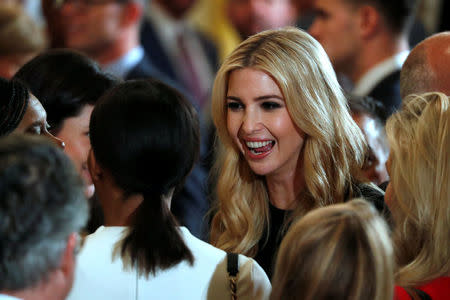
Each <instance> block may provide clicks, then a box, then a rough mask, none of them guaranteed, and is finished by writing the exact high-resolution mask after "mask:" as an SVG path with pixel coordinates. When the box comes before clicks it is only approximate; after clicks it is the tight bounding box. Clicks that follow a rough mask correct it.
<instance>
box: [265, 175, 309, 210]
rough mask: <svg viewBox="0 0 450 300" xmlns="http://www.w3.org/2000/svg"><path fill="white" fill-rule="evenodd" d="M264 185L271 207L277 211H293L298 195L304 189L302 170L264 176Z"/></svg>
mask: <svg viewBox="0 0 450 300" xmlns="http://www.w3.org/2000/svg"><path fill="white" fill-rule="evenodd" d="M266 184H267V189H268V192H269V200H270V203H272V205H273V206H275V207H276V208H279V209H284V210H292V209H295V207H296V206H297V204H298V203H297V202H298V195H299V194H300V193H301V192H302V191H303V189H304V188H305V180H304V176H303V170H302V169H301V170H300V171H297V170H295V171H294V172H292V173H289V174H284V175H282V176H280V175H278V174H277V175H273V176H266Z"/></svg>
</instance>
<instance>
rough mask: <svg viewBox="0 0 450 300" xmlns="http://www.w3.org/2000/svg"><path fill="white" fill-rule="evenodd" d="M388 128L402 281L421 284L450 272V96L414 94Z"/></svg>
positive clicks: (392, 205)
mask: <svg viewBox="0 0 450 300" xmlns="http://www.w3.org/2000/svg"><path fill="white" fill-rule="evenodd" d="M386 133H387V136H388V140H389V143H390V147H391V153H390V155H391V157H390V159H389V162H390V165H389V171H390V177H391V182H390V184H391V187H388V189H391V188H392V198H391V199H389V202H388V205H389V207H390V209H391V212H392V216H393V219H394V222H395V230H394V232H393V242H394V247H395V256H396V260H397V265H398V266H399V269H398V270H397V272H396V283H397V284H398V285H401V286H404V287H413V286H419V285H421V284H424V283H426V282H428V281H430V280H432V279H435V278H437V277H441V276H449V274H450V259H449V258H450V101H449V97H448V96H446V95H444V94H442V93H426V94H422V95H410V96H408V97H407V98H405V99H404V100H403V105H402V108H401V110H400V111H398V112H397V113H395V114H394V115H392V116H391V117H390V118H389V119H388V121H387V124H386ZM388 191H389V190H388Z"/></svg>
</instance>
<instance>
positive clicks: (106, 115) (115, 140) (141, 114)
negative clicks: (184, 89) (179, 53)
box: [89, 80, 199, 274]
mask: <svg viewBox="0 0 450 300" xmlns="http://www.w3.org/2000/svg"><path fill="white" fill-rule="evenodd" d="M90 138H91V145H92V157H91V160H90V164H89V167H90V171H91V174H92V175H93V180H94V184H95V185H96V188H97V191H98V196H99V198H100V202H101V203H102V206H103V207H104V210H105V217H106V218H108V215H110V211H109V210H110V209H109V207H110V206H108V205H109V204H108V203H106V201H108V199H109V198H110V197H109V196H105V191H107V192H106V193H108V191H110V190H111V189H110V188H108V187H105V186H104V183H103V182H102V180H103V178H104V176H102V174H108V177H109V178H112V181H113V183H112V184H113V185H114V186H115V187H117V188H119V189H120V190H121V191H122V192H123V198H124V199H125V201H127V199H130V198H131V197H133V196H135V195H138V196H142V202H141V203H140V204H139V206H138V207H137V208H136V210H135V211H134V212H132V216H131V217H130V224H127V225H131V227H130V228H131V229H130V232H129V235H128V236H127V237H126V238H125V239H124V241H123V245H122V256H123V257H127V258H128V261H129V262H130V263H131V265H134V263H136V262H138V268H139V270H140V272H142V273H145V274H148V273H150V272H154V271H155V270H156V269H157V268H166V267H169V266H172V265H174V264H176V263H178V262H180V261H182V260H185V259H187V260H188V261H192V256H191V254H190V252H189V250H188V249H187V248H186V247H185V246H184V243H183V241H182V240H181V237H180V236H179V233H178V231H177V230H176V227H175V225H176V222H175V220H174V219H173V216H172V215H171V214H170V212H169V207H168V203H167V202H166V201H165V200H166V199H167V198H170V195H171V193H172V191H173V190H174V189H177V188H179V187H180V186H181V185H182V184H183V182H184V179H185V178H186V176H187V175H188V174H189V172H190V170H191V169H192V167H193V164H194V162H195V161H196V159H197V157H198V153H199V125H198V119H197V116H196V113H195V110H194V108H193V107H192V106H191V104H190V103H189V102H187V100H186V99H185V98H184V97H183V96H182V95H181V94H180V93H179V92H177V91H176V90H174V89H173V88H171V87H169V86H167V85H165V84H163V83H161V82H159V81H155V80H139V81H129V82H125V83H121V84H119V85H118V86H116V87H115V88H113V89H111V90H110V91H108V92H107V93H106V94H105V95H104V96H102V97H101V98H100V100H99V102H98V104H97V105H96V107H95V109H94V111H93V113H92V117H91V123H90ZM93 162H94V163H93ZM96 170H100V173H101V174H100V173H97V171H96ZM111 213H114V212H111ZM163 241H166V242H167V245H166V244H165V243H164V242H163ZM124 259H125V261H126V260H127V259H126V258H124Z"/></svg>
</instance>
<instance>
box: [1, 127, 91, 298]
mask: <svg viewBox="0 0 450 300" xmlns="http://www.w3.org/2000/svg"><path fill="white" fill-rule="evenodd" d="M0 199H1V201H0V220H1V221H0V291H1V290H21V289H24V288H27V287H31V286H33V285H34V284H36V283H37V282H39V281H40V280H44V279H45V278H46V276H47V275H48V274H49V273H50V272H51V271H52V270H54V269H55V268H57V267H58V266H59V265H60V263H61V255H62V253H63V251H64V249H65V247H66V244H67V238H68V237H69V235H70V234H71V233H73V232H77V231H79V230H80V229H81V227H82V226H83V225H84V224H85V223H86V219H87V215H88V212H87V201H86V199H85V197H84V194H83V189H82V182H81V180H80V179H79V177H78V174H77V172H76V171H75V169H74V167H73V166H72V164H71V162H70V160H69V159H68V158H67V157H66V156H65V155H64V153H63V152H62V150H60V149H58V148H57V147H55V145H53V144H52V143H51V142H50V141H48V139H46V138H43V137H39V136H31V135H28V136H27V135H11V136H8V137H4V138H2V139H0Z"/></svg>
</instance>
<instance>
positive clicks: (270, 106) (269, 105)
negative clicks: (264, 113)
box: [261, 102, 281, 110]
mask: <svg viewBox="0 0 450 300" xmlns="http://www.w3.org/2000/svg"><path fill="white" fill-rule="evenodd" d="M261 105H262V107H263V108H264V109H266V110H271V109H276V108H280V107H281V105H280V104H278V103H277V102H263V103H262V104H261Z"/></svg>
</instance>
